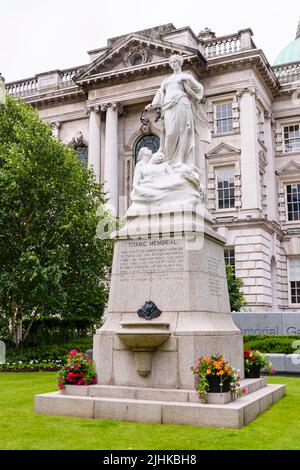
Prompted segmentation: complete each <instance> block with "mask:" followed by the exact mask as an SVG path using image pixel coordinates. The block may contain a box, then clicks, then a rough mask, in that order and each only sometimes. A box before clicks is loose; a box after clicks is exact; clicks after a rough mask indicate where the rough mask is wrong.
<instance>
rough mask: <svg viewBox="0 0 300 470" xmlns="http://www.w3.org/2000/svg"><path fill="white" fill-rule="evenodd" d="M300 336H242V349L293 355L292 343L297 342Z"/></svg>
mask: <svg viewBox="0 0 300 470" xmlns="http://www.w3.org/2000/svg"><path fill="white" fill-rule="evenodd" d="M299 340H300V336H296V335H292V336H270V335H268V336H267V335H261V336H257V335H248V336H244V349H255V350H258V351H260V352H262V353H275V354H276V353H281V354H293V353H295V348H293V343H294V342H295V341H299Z"/></svg>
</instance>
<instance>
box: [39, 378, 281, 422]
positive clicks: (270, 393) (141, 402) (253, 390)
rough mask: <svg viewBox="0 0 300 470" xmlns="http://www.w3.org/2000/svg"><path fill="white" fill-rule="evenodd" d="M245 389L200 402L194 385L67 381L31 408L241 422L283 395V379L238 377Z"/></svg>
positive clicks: (61, 412) (123, 416)
mask: <svg viewBox="0 0 300 470" xmlns="http://www.w3.org/2000/svg"><path fill="white" fill-rule="evenodd" d="M241 388H242V389H245V395H244V396H243V397H241V398H238V399H236V400H234V401H232V402H230V403H227V404H220V405H219V404H203V403H201V402H200V400H199V398H198V395H197V392H196V391H193V390H171V389H170V390H169V389H145V388H144V389H143V388H138V387H121V386H113V385H111V386H109V385H91V386H88V387H81V386H78V387H76V386H67V388H66V389H65V390H64V392H63V393H61V392H53V393H46V394H42V395H36V397H35V412H36V413H39V414H46V415H58V416H75V417H80V418H89V419H108V420H120V421H135V422H143V423H157V424H181V425H190V426H208V427H217V428H242V427H243V426H245V425H246V424H248V423H249V422H251V421H253V420H254V419H255V418H256V417H257V416H258V415H259V414H260V413H263V412H264V411H266V410H267V409H268V408H269V407H270V406H271V405H272V404H274V403H275V402H277V401H278V400H280V399H281V398H282V397H283V396H284V395H285V385H266V382H265V379H264V378H261V379H248V380H243V381H242V382H241Z"/></svg>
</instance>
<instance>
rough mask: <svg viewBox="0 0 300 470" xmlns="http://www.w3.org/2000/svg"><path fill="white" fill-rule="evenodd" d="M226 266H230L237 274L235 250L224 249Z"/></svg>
mask: <svg viewBox="0 0 300 470" xmlns="http://www.w3.org/2000/svg"><path fill="white" fill-rule="evenodd" d="M224 258H225V264H229V265H230V266H231V267H232V269H233V272H234V273H235V251H234V248H225V249H224Z"/></svg>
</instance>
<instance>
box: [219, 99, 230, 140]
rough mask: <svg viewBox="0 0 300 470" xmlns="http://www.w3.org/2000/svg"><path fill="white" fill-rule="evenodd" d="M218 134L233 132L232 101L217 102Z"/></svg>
mask: <svg viewBox="0 0 300 470" xmlns="http://www.w3.org/2000/svg"><path fill="white" fill-rule="evenodd" d="M215 120H216V131H217V134H228V133H230V132H233V113H232V102H227V103H219V104H215Z"/></svg>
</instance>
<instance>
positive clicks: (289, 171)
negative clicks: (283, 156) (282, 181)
mask: <svg viewBox="0 0 300 470" xmlns="http://www.w3.org/2000/svg"><path fill="white" fill-rule="evenodd" d="M294 174H298V175H299V176H300V163H297V162H295V161H294V160H292V161H291V162H289V163H286V164H285V165H283V166H282V167H281V168H279V169H278V170H277V171H276V175H278V176H285V175H294Z"/></svg>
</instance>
